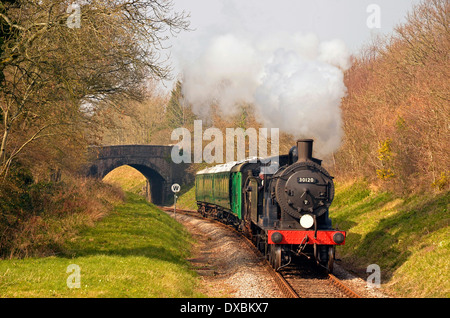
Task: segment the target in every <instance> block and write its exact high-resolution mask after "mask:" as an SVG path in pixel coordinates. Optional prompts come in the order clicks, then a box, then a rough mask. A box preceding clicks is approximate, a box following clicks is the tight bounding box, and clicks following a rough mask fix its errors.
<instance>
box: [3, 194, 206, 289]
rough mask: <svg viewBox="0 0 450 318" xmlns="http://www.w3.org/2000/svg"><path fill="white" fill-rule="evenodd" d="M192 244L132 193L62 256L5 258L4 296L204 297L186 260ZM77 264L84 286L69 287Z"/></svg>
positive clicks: (169, 220) (177, 227)
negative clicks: (73, 266)
mask: <svg viewBox="0 0 450 318" xmlns="http://www.w3.org/2000/svg"><path fill="white" fill-rule="evenodd" d="M191 244H192V241H191V238H190V236H189V233H188V232H187V231H186V230H185V229H184V228H183V227H182V226H181V225H180V224H179V223H177V222H175V221H174V220H173V219H172V218H171V217H169V216H168V215H167V214H165V213H163V212H161V211H160V210H159V209H157V208H156V207H154V206H153V205H152V204H149V203H147V202H146V201H145V199H144V198H142V197H139V196H137V195H135V194H131V193H128V194H127V202H126V203H124V204H121V205H119V206H117V207H116V208H115V209H114V212H113V213H111V214H110V215H108V216H107V217H105V218H104V219H103V220H101V221H100V222H98V223H97V224H96V225H95V226H94V227H89V228H86V229H84V230H82V231H81V232H80V234H79V235H78V236H77V237H75V238H73V239H72V240H71V241H69V242H66V243H65V244H64V245H63V247H62V251H61V253H60V254H58V255H57V256H51V257H44V258H26V259H12V260H1V261H0V296H2V297H198V296H201V295H199V294H198V293H197V292H196V291H195V286H196V274H195V272H193V271H192V270H191V269H190V267H189V263H188V262H187V261H186V258H187V257H188V255H189V249H190V246H191ZM71 264H76V265H78V266H79V267H80V288H72V289H71V288H69V287H68V286H67V279H68V278H70V277H72V278H73V276H70V275H71V274H74V272H72V271H70V272H69V273H67V268H68V266H69V265H71ZM69 280H70V279H69ZM70 281H71V280H70ZM73 282H76V281H73Z"/></svg>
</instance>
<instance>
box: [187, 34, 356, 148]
mask: <svg viewBox="0 0 450 318" xmlns="http://www.w3.org/2000/svg"><path fill="white" fill-rule="evenodd" d="M190 47H191V48H192V50H191V52H190V54H189V55H186V56H187V57H188V58H187V59H186V60H185V61H184V62H181V67H182V70H183V89H184V92H183V93H184V96H185V98H186V99H187V101H188V102H189V103H191V104H192V105H193V109H194V111H195V112H196V113H197V114H199V115H201V116H202V115H203V116H206V115H207V114H208V111H209V108H210V105H211V104H212V103H214V104H216V105H218V106H219V107H220V108H221V109H222V111H224V113H225V114H233V113H234V112H235V110H236V109H237V107H236V106H237V105H239V103H242V102H246V103H253V104H254V105H255V108H256V110H257V112H258V116H259V117H260V118H259V119H260V120H261V122H262V123H263V124H264V127H267V128H279V129H280V131H285V132H287V133H290V134H293V135H294V136H295V137H297V138H313V139H315V140H316V146H315V151H317V152H318V154H320V155H327V154H330V153H332V152H334V151H336V150H337V149H338V148H339V146H340V142H341V137H342V128H341V111H340V104H341V99H342V98H343V97H344V96H345V94H346V87H345V85H344V74H343V72H344V71H345V70H346V69H348V68H349V67H350V54H349V51H348V50H347V48H346V46H345V44H344V43H343V42H342V41H341V40H333V41H327V42H320V41H319V39H318V37H317V36H316V35H314V34H294V35H292V34H276V35H273V36H265V37H264V39H254V38H249V37H246V36H245V35H241V34H235V33H224V34H222V35H218V36H210V37H208V38H207V39H206V40H205V39H203V41H202V42H201V43H197V44H194V43H191V45H190Z"/></svg>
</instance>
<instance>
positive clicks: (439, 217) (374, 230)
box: [330, 181, 450, 297]
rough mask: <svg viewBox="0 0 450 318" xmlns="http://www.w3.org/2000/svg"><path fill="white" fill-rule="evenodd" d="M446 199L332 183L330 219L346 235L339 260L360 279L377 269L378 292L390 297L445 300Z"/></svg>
mask: <svg viewBox="0 0 450 318" xmlns="http://www.w3.org/2000/svg"><path fill="white" fill-rule="evenodd" d="M449 198H450V193H449V192H447V193H441V194H438V195H434V196H432V195H430V194H427V195H413V196H408V197H406V198H399V197H396V196H395V195H393V194H391V193H388V192H378V191H376V190H371V189H370V187H369V185H368V184H367V183H365V182H361V181H360V182H356V183H352V184H338V185H337V191H336V197H335V200H334V201H333V204H332V208H331V211H330V215H331V218H332V220H333V224H334V226H336V225H337V226H338V227H339V228H340V229H342V230H346V231H347V239H346V244H345V246H343V247H339V248H338V254H339V257H340V258H341V259H342V260H343V263H344V264H348V265H350V266H351V267H353V268H355V269H357V270H359V271H360V273H361V274H364V275H365V276H367V275H369V274H365V272H366V268H367V266H368V265H369V264H378V265H379V266H380V268H381V271H382V275H381V283H382V289H383V290H384V291H387V292H388V293H391V294H393V295H394V296H400V297H450V274H449V269H450V228H449V220H450V218H449Z"/></svg>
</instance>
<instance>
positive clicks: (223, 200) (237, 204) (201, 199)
mask: <svg viewBox="0 0 450 318" xmlns="http://www.w3.org/2000/svg"><path fill="white" fill-rule="evenodd" d="M259 166H260V163H259V162H258V160H256V159H255V158H253V159H248V160H245V161H240V162H230V163H226V164H222V165H218V166H214V167H210V168H206V169H203V170H201V171H199V172H197V175H196V178H195V196H196V200H197V204H198V206H199V208H200V207H201V206H207V207H209V208H211V207H214V208H216V209H218V210H223V211H226V212H229V213H232V214H233V215H235V216H236V217H237V218H238V219H242V218H243V212H242V208H243V206H244V195H243V189H244V187H245V181H246V180H247V178H246V177H247V176H248V175H249V174H250V175H251V174H255V173H256V174H257V173H258V172H256V170H254V169H255V168H256V167H259Z"/></svg>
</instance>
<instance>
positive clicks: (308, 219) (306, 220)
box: [300, 214, 314, 229]
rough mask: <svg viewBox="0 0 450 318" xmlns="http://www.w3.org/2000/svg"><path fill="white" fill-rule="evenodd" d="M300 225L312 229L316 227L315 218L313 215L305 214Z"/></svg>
mask: <svg viewBox="0 0 450 318" xmlns="http://www.w3.org/2000/svg"><path fill="white" fill-rule="evenodd" d="M300 225H301V226H302V227H303V228H304V229H309V228H310V227H312V226H313V225H314V218H313V217H312V215H311V214H304V215H302V217H301V218H300Z"/></svg>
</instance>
